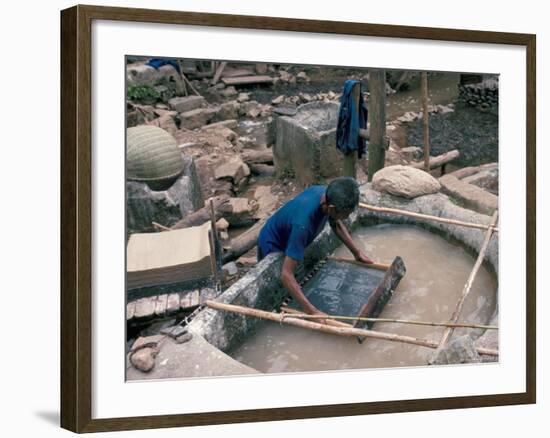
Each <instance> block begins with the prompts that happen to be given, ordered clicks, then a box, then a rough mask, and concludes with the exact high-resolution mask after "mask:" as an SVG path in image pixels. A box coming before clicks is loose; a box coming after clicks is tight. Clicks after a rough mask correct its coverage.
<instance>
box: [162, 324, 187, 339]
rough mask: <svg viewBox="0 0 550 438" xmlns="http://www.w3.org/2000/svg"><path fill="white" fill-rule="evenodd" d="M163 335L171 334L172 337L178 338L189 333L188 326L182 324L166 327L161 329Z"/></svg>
mask: <svg viewBox="0 0 550 438" xmlns="http://www.w3.org/2000/svg"><path fill="white" fill-rule="evenodd" d="M160 332H161V333H162V334H163V335H166V336H169V337H171V338H172V339H176V338H178V337H179V336H181V335H183V334H185V333H187V328H186V327H182V326H181V325H176V326H172V327H168V328H165V329H163V330H161V331H160Z"/></svg>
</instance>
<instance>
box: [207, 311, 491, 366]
mask: <svg viewBox="0 0 550 438" xmlns="http://www.w3.org/2000/svg"><path fill="white" fill-rule="evenodd" d="M206 305H207V306H208V307H210V308H212V309H216V310H222V311H226V312H232V313H237V314H240V315H245V316H253V317H255V318H261V319H267V320H270V321H275V322H278V323H281V324H288V325H292V326H295V327H302V328H307V329H310V330H316V331H319V332H323V333H330V334H335V335H340V336H363V337H367V338H374V339H383V340H386V341H392V342H402V343H405V344H413V345H420V346H421V347H428V348H437V347H438V345H439V344H438V343H437V342H434V341H428V340H425V339H419V338H414V337H412V336H403V335H396V334H393V333H384V332H377V331H374V330H364V329H357V328H353V327H335V326H331V325H329V324H319V323H316V322H311V321H304V320H301V319H299V318H285V317H284V315H282V314H280V313H275V312H266V311H265V310H259V309H252V308H250V307H243V306H236V305H233V304H225V303H218V302H216V301H212V300H207V301H206ZM479 350H483V351H484V353H483V354H490V355H493V356H498V351H496V350H489V349H478V351H479Z"/></svg>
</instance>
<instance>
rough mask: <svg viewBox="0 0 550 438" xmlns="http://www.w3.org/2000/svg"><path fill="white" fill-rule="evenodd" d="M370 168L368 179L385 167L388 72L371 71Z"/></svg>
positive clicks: (370, 179) (381, 70) (380, 70)
mask: <svg viewBox="0 0 550 438" xmlns="http://www.w3.org/2000/svg"><path fill="white" fill-rule="evenodd" d="M369 91H370V98H369V119H370V121H369V134H370V142H369V168H368V179H369V181H372V177H373V176H374V174H375V173H376V172H378V171H379V170H380V169H382V168H383V167H384V161H385V159H386V148H385V145H386V140H385V139H386V70H383V69H377V70H370V71H369Z"/></svg>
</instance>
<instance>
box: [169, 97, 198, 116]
mask: <svg viewBox="0 0 550 438" xmlns="http://www.w3.org/2000/svg"><path fill="white" fill-rule="evenodd" d="M205 103H206V100H205V99H204V97H202V96H185V97H174V98H172V99H170V100H169V101H168V105H170V108H172V109H173V110H175V111H177V112H178V113H185V112H187V111H192V110H194V109H197V108H200V107H202V106H203V105H204V104H205Z"/></svg>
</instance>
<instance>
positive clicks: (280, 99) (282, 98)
mask: <svg viewBox="0 0 550 438" xmlns="http://www.w3.org/2000/svg"><path fill="white" fill-rule="evenodd" d="M284 101H285V95H284V94H281V95H280V96H279V97H276V98H275V99H273V100H272V101H271V103H272V104H273V105H280V104H281V103H283V102H284Z"/></svg>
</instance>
